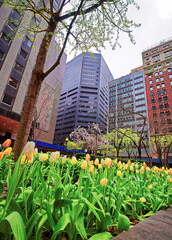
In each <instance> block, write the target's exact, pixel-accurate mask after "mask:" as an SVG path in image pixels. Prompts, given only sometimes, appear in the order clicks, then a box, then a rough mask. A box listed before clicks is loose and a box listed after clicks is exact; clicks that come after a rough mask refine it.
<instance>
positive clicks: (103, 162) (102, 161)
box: [101, 158, 105, 166]
mask: <svg viewBox="0 0 172 240" xmlns="http://www.w3.org/2000/svg"><path fill="white" fill-rule="evenodd" d="M101 165H102V166H103V165H105V160H104V159H103V158H102V159H101Z"/></svg>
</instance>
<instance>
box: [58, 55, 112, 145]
mask: <svg viewBox="0 0 172 240" xmlns="http://www.w3.org/2000/svg"><path fill="white" fill-rule="evenodd" d="M112 79H113V77H112V74H111V73H110V71H109V69H108V67H107V65H106V63H105V61H104V59H103V57H102V56H101V54H94V57H91V56H90V54H88V53H85V54H80V55H79V56H77V57H76V58H74V59H73V60H71V61H70V62H68V63H67V64H66V69H65V76H64V82H63V86H62V92H61V97H60V104H59V109H58V115H57V122H56V130H55V135H54V143H55V144H63V143H64V141H65V138H66V137H69V134H70V133H71V132H72V131H73V130H74V128H76V127H77V126H82V127H85V128H88V126H89V124H90V123H99V124H100V127H101V128H102V131H103V132H105V131H106V128H107V110H108V81H110V80H112Z"/></svg>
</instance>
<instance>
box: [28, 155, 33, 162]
mask: <svg viewBox="0 0 172 240" xmlns="http://www.w3.org/2000/svg"><path fill="white" fill-rule="evenodd" d="M27 159H28V161H27V162H28V163H29V164H31V163H33V154H31V155H29V156H27Z"/></svg>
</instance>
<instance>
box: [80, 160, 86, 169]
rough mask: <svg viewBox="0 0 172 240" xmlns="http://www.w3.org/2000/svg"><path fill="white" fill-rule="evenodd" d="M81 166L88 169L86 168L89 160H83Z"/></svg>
mask: <svg viewBox="0 0 172 240" xmlns="http://www.w3.org/2000/svg"><path fill="white" fill-rule="evenodd" d="M81 168H82V169H86V168H87V161H83V162H82V163H81Z"/></svg>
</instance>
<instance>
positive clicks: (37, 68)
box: [13, 21, 56, 161]
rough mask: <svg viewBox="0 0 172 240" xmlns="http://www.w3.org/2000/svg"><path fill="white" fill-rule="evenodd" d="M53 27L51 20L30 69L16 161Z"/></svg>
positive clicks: (25, 131) (33, 102)
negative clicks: (32, 66)
mask: <svg viewBox="0 0 172 240" xmlns="http://www.w3.org/2000/svg"><path fill="white" fill-rule="evenodd" d="M55 29H56V24H55V23H54V22H53V21H51V22H50V23H49V25H48V28H47V30H46V33H45V35H44V38H43V40H42V43H41V46H40V49H39V52H38V55H37V59H36V64H35V67H34V69H33V71H32V77H31V80H30V86H29V89H28V93H27V98H26V102H25V104H24V108H23V113H22V116H21V120H20V125H19V128H18V132H17V136H16V139H15V142H14V148H13V152H14V160H15V161H17V159H18V157H19V155H20V153H21V151H22V150H23V148H24V146H25V144H26V142H27V140H28V135H29V132H30V128H31V125H32V120H33V116H34V112H35V110H36V104H37V101H38V97H39V93H40V89H41V85H42V82H43V80H44V78H45V76H44V73H43V70H44V65H45V61H46V55H47V52H48V48H49V45H50V42H51V39H52V36H53V33H54V31H55Z"/></svg>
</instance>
